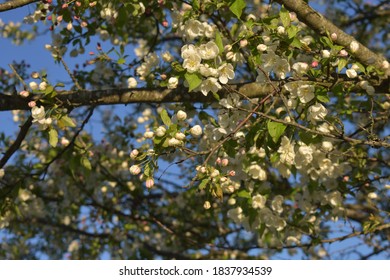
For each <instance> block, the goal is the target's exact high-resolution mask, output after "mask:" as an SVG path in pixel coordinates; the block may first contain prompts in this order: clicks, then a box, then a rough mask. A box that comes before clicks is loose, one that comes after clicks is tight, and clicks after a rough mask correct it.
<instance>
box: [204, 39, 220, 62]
mask: <svg viewBox="0 0 390 280" xmlns="http://www.w3.org/2000/svg"><path fill="white" fill-rule="evenodd" d="M218 53H219V49H218V46H217V44H216V43H214V42H213V41H209V42H207V43H206V44H202V45H200V47H199V54H200V57H201V58H202V59H206V60H208V59H214V58H216V57H217V55H218Z"/></svg>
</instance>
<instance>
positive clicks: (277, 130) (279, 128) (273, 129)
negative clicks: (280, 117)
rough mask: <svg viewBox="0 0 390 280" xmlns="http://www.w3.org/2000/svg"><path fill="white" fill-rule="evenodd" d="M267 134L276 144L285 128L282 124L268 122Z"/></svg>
mask: <svg viewBox="0 0 390 280" xmlns="http://www.w3.org/2000/svg"><path fill="white" fill-rule="evenodd" d="M267 128H268V133H269V135H271V137H272V140H273V141H274V142H275V143H276V142H278V140H279V138H280V136H282V134H283V132H284V130H285V129H286V126H285V125H284V124H282V123H278V122H273V121H269V122H268V123H267Z"/></svg>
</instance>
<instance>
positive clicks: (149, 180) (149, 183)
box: [145, 178, 154, 189]
mask: <svg viewBox="0 0 390 280" xmlns="http://www.w3.org/2000/svg"><path fill="white" fill-rule="evenodd" d="M145 183H146V187H147V188H148V189H150V188H151V187H153V186H154V180H153V179H152V178H149V179H147V180H146V182H145Z"/></svg>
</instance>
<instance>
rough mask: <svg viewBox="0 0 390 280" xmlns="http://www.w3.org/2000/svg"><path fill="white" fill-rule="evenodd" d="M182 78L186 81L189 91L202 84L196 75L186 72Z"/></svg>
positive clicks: (199, 77)
mask: <svg viewBox="0 0 390 280" xmlns="http://www.w3.org/2000/svg"><path fill="white" fill-rule="evenodd" d="M184 78H185V79H186V81H187V83H188V85H189V91H192V90H194V89H196V88H197V87H198V86H200V84H201V83H202V78H201V76H200V75H199V74H197V73H188V72H187V73H186V74H185V75H184Z"/></svg>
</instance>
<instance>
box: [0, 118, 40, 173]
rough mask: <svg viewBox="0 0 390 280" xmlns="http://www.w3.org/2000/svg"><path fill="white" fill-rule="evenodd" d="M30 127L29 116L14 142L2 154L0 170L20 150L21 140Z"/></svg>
mask: <svg viewBox="0 0 390 280" xmlns="http://www.w3.org/2000/svg"><path fill="white" fill-rule="evenodd" d="M31 125H32V117H31V116H30V117H29V118H28V119H27V121H26V122H25V123H24V124H23V125H22V127H21V128H20V132H19V134H18V137H16V140H15V142H14V143H13V144H12V145H11V146H10V147H9V149H8V150H7V151H6V152H5V153H4V156H3V157H2V158H1V160H0V168H2V167H3V166H4V165H5V164H6V163H7V161H8V160H9V159H10V158H11V157H12V155H13V154H14V153H15V152H16V151H17V150H18V149H19V148H20V145H21V144H22V141H23V139H24V138H25V137H26V135H27V132H28V130H29V128H30V126H31Z"/></svg>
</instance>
